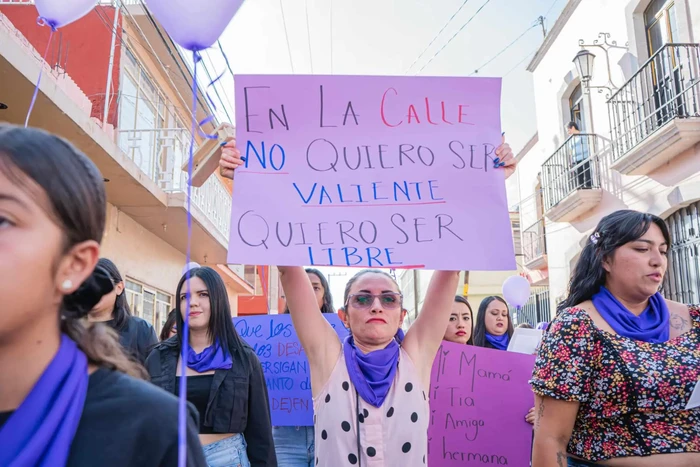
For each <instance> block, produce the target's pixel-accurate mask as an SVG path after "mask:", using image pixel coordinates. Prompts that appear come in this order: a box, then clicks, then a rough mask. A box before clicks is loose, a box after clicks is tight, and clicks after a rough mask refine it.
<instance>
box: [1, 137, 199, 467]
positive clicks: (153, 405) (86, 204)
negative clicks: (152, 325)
mask: <svg viewBox="0 0 700 467" xmlns="http://www.w3.org/2000/svg"><path fill="white" fill-rule="evenodd" d="M105 206H106V195H105V189H104V182H103V178H102V175H101V174H100V172H99V170H98V169H97V167H95V165H94V164H93V163H92V161H91V160H90V159H88V158H87V157H86V156H85V155H84V154H82V153H81V152H79V151H78V150H77V149H75V148H74V147H73V146H72V145H70V144H69V143H68V142H67V141H65V140H63V139H60V138H58V137H56V136H54V135H51V134H48V133H45V132H43V131H39V130H36V129H31V128H30V129H26V128H17V127H12V126H7V125H0V258H2V260H0V277H2V280H0V302H2V312H0V465H2V466H15V467H22V466H42V467H54V466H61V467H62V466H68V467H90V466H95V465H100V466H104V467H123V466H129V467H154V466H163V467H165V466H174V465H177V463H178V444H177V437H178V409H177V407H178V403H177V398H175V397H173V396H171V395H169V394H166V393H164V392H163V391H161V390H159V389H157V388H155V387H153V385H151V384H149V383H147V382H146V381H143V378H144V377H145V376H146V375H145V374H144V371H143V368H141V367H140V365H138V364H136V363H135V362H133V361H131V360H130V359H129V358H128V357H127V356H126V354H125V353H124V352H123V350H122V348H121V346H120V345H119V341H118V337H117V335H116V333H115V332H114V331H112V330H111V329H109V328H108V327H107V326H85V322H86V316H87V315H88V313H89V312H90V310H91V309H92V308H93V307H94V306H95V304H97V302H99V301H100V299H101V298H102V297H103V296H104V295H105V294H107V293H108V292H110V291H111V290H112V289H113V288H114V283H113V280H112V279H113V278H112V277H110V275H109V273H108V272H107V271H106V270H105V269H102V268H100V267H96V265H97V260H98V258H99V255H100V244H99V242H100V241H101V239H102V237H103V233H104V228H105V217H106V211H105ZM188 415H189V417H187V427H188V430H187V440H188V442H187V454H188V458H187V459H185V461H186V462H187V465H188V466H202V467H203V466H206V462H205V461H204V455H203V454H202V448H201V446H200V445H199V442H198V440H197V432H196V428H195V423H194V420H195V415H194V412H193V411H192V412H189V413H188Z"/></svg>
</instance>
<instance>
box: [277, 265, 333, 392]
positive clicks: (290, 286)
mask: <svg viewBox="0 0 700 467" xmlns="http://www.w3.org/2000/svg"><path fill="white" fill-rule="evenodd" d="M279 271H280V280H281V281H282V289H283V290H284V294H285V297H286V298H287V306H288V307H289V314H291V315H292V322H293V323H294V330H295V331H296V333H297V335H298V336H299V341H300V342H301V345H302V346H303V347H304V351H305V352H306V355H307V357H308V359H309V363H310V364H311V368H312V374H311V376H312V387H314V388H319V389H320V386H318V385H315V384H314V380H316V381H317V382H319V383H320V384H321V385H323V383H325V381H326V380H327V379H328V377H330V372H331V371H332V370H333V367H334V366H335V362H336V360H337V359H338V354H339V353H340V339H339V338H338V334H336V332H335V331H334V330H333V327H332V326H331V325H330V324H329V323H328V321H327V320H326V318H324V317H323V314H322V313H321V310H319V309H318V302H317V301H316V295H315V294H314V289H313V287H312V286H311V281H310V280H309V276H308V275H307V274H306V271H304V268H302V267H301V266H280V267H279Z"/></svg>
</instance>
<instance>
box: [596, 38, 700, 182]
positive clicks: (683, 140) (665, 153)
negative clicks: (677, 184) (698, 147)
mask: <svg viewBox="0 0 700 467" xmlns="http://www.w3.org/2000/svg"><path fill="white" fill-rule="evenodd" d="M608 110H609V113H610V123H611V126H612V137H613V164H612V166H611V167H612V168H613V169H615V170H617V171H618V172H620V173H622V174H625V175H646V174H649V173H651V172H653V171H654V170H656V169H657V168H659V167H661V166H662V165H664V164H666V163H668V162H669V161H670V160H672V159H673V158H674V157H676V156H678V155H679V154H681V153H683V152H684V151H685V150H687V149H689V148H691V147H692V146H694V145H695V144H697V143H698V142H700V44H666V45H665V46H664V47H662V48H661V49H660V50H659V51H658V52H656V53H655V54H654V55H653V56H652V57H651V58H650V59H649V60H647V62H646V63H645V64H644V65H642V67H641V68H640V69H639V71H637V73H635V74H634V76H632V78H631V79H630V80H629V81H627V83H625V85H624V86H622V88H620V90H618V91H617V92H616V93H615V94H614V95H613V96H612V97H611V98H610V99H609V100H608Z"/></svg>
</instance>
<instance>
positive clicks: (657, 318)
mask: <svg viewBox="0 0 700 467" xmlns="http://www.w3.org/2000/svg"><path fill="white" fill-rule="evenodd" d="M591 300H592V301H593V306H595V309H596V310H598V313H600V316H602V317H603V319H605V321H606V322H607V323H608V324H609V325H610V327H611V328H613V330H614V331H615V332H616V333H618V334H619V335H621V336H624V337H628V338H630V339H634V340H637V341H642V342H651V343H655V344H660V343H662V342H666V341H667V340H668V338H669V320H670V318H669V314H668V305H666V300H664V297H662V296H661V294H660V293H658V292H656V293H655V294H654V295H652V296H651V297H650V298H649V306H647V308H646V309H645V310H644V311H643V312H642V314H640V315H639V316H637V315H635V314H634V313H632V312H630V311H629V310H628V309H627V308H625V306H624V305H623V304H622V303H620V301H619V300H618V299H616V298H615V297H614V296H613V294H611V293H610V291H609V290H608V289H606V288H605V287H601V288H600V290H599V291H598V293H597V294H595V295H593V298H592V299H591Z"/></svg>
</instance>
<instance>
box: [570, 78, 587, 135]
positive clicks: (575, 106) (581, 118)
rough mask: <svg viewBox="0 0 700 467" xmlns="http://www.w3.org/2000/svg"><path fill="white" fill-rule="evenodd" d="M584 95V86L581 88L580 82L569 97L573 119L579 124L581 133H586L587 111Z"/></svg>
mask: <svg viewBox="0 0 700 467" xmlns="http://www.w3.org/2000/svg"><path fill="white" fill-rule="evenodd" d="M583 97H584V94H583V88H581V85H580V84H579V85H578V86H576V87H575V88H574V90H573V92H572V93H571V96H570V97H569V113H570V117H571V121H572V122H574V123H576V125H578V129H579V130H580V131H581V133H586V112H585V107H584V99H583ZM566 123H568V122H566Z"/></svg>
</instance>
